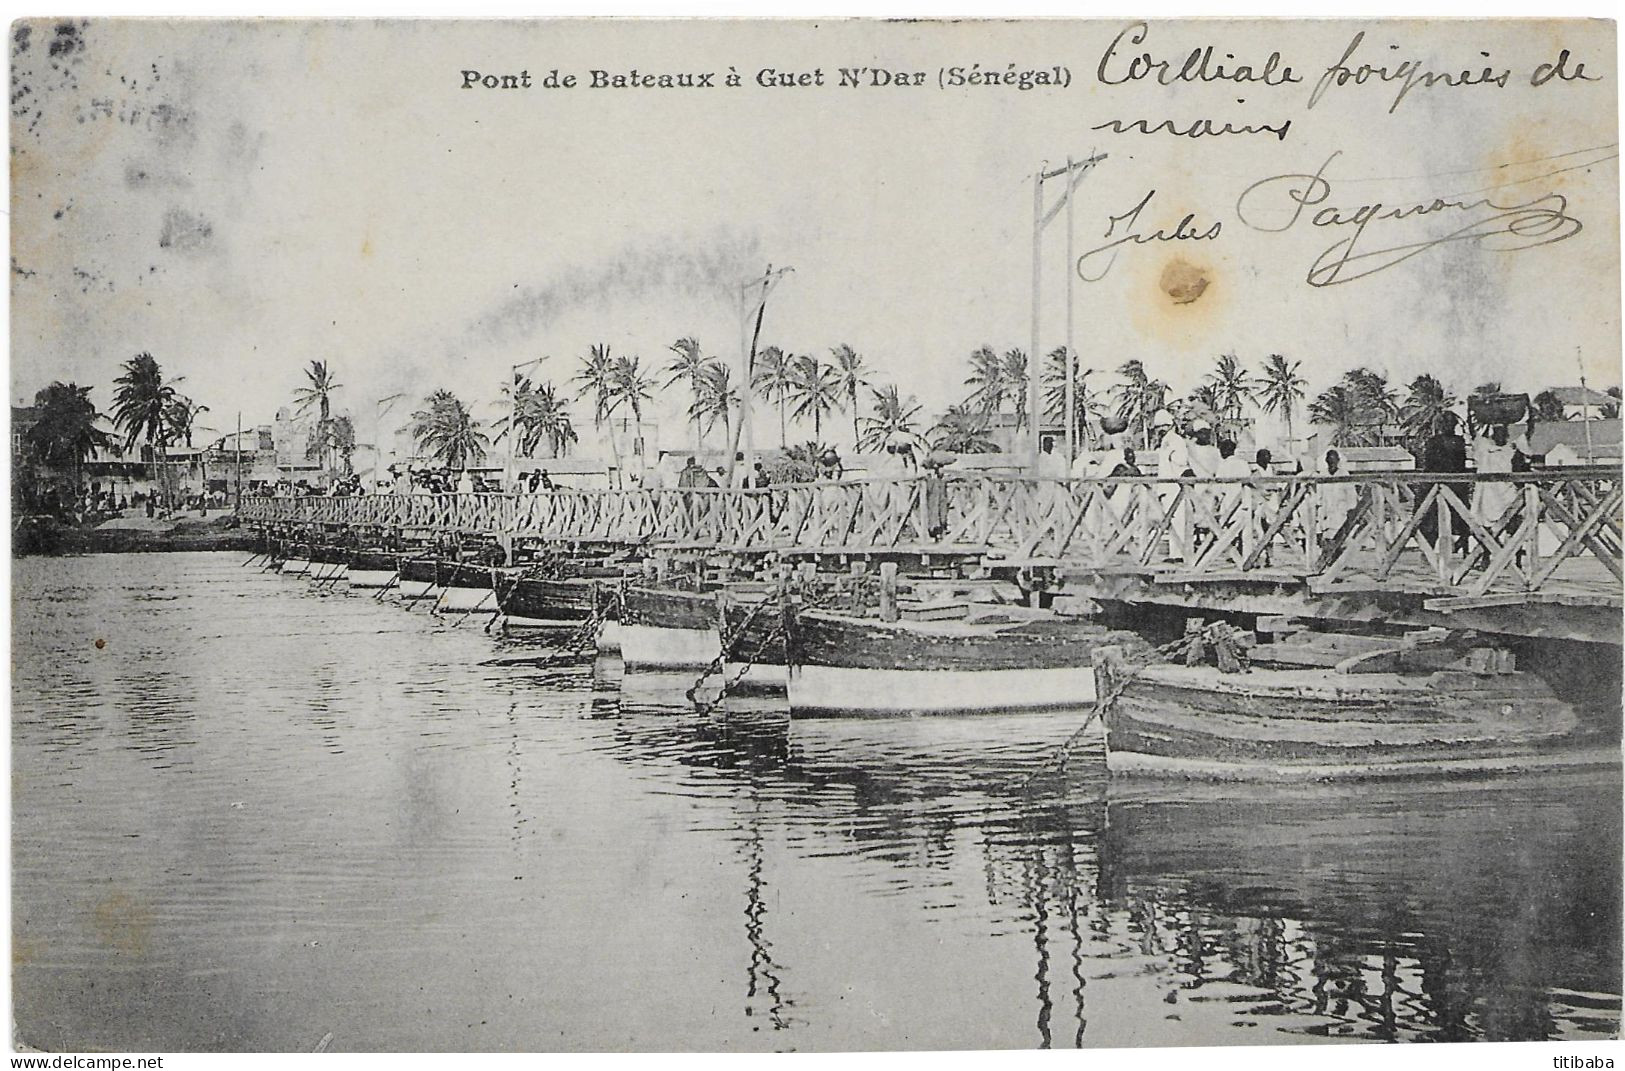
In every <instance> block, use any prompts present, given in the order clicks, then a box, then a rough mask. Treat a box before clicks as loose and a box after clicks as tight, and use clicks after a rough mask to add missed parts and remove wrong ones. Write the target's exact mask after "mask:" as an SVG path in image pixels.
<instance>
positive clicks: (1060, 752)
mask: <svg viewBox="0 0 1625 1071" xmlns="http://www.w3.org/2000/svg"><path fill="white" fill-rule="evenodd" d="M1215 624H1223V622H1216V623H1215ZM1207 627H1208V628H1211V627H1212V626H1207ZM1206 631H1207V629H1206V628H1204V629H1199V630H1197V631H1195V632H1187V633H1185V634H1184V635H1183V636H1181V637H1179V638H1178V639H1177V640H1171V641H1169V642H1168V643H1165V644H1162V645H1161V646H1159V647H1153V648H1151V649H1150V650H1149V651H1146V652H1144V653H1142V654H1140V655H1139V656H1138V657H1137V658H1135V659H1134V660H1133V661H1132V662H1130V661H1128V660H1127V659H1125V662H1126V663H1127V665H1128V666H1129V667H1131V668H1129V669H1128V671H1127V672H1125V673H1123V674H1121V675H1114V678H1115V679H1114V680H1113V682H1112V686H1111V688H1110V689H1109V690H1108V691H1107V692H1106V694H1105V695H1096V696H1095V705H1094V707H1093V709H1091V710H1090V711H1089V716H1088V717H1086V718H1084V719H1083V724H1082V725H1079V726H1078V727H1077V729H1076V730H1075V731H1074V732H1073V733H1072V735H1071V736H1069V737H1067V738H1066V739H1065V740H1064V741H1062V743H1061V745H1060V746H1059V747H1058V748H1056V749H1055V753H1054V754H1053V755H1052V756H1051V758H1050V761H1049V762H1047V763H1045V764H1044V765H1042V766H1040V767H1039V768H1038V769H1036V770H1033V771H1032V772H1031V773H1029V774H1028V775H1027V776H1026V778H1025V779H1023V780H1022V782H1021V787H1022V788H1026V787H1028V786H1029V785H1031V784H1032V783H1033V782H1034V781H1035V780H1037V779H1038V778H1039V777H1041V776H1042V775H1044V774H1046V773H1049V772H1050V771H1052V770H1054V769H1056V768H1058V767H1060V766H1062V765H1064V764H1065V763H1066V759H1067V756H1068V755H1070V754H1071V752H1072V745H1074V744H1076V743H1077V742H1078V741H1079V740H1080V739H1081V738H1082V737H1083V734H1084V733H1085V732H1086V731H1088V729H1089V727H1090V726H1092V725H1093V724H1094V723H1095V719H1096V718H1099V717H1101V716H1102V715H1103V714H1104V713H1105V710H1106V708H1107V707H1108V706H1110V705H1111V704H1112V703H1114V702H1116V701H1117V699H1118V698H1119V697H1120V696H1121V695H1122V694H1123V693H1124V692H1125V691H1127V690H1128V686H1129V685H1130V684H1133V683H1134V681H1135V680H1136V679H1138V678H1139V676H1140V674H1141V673H1142V672H1144V671H1145V670H1146V669H1147V668H1149V667H1151V666H1155V665H1160V664H1162V663H1163V662H1164V661H1166V660H1167V658H1168V656H1170V655H1174V654H1179V653H1184V652H1188V650H1189V648H1190V645H1191V643H1192V642H1193V641H1196V642H1200V641H1201V640H1202V636H1203V634H1204V633H1205V632H1206ZM1095 679H1096V680H1097V681H1098V680H1099V679H1100V678H1099V677H1098V676H1097V677H1096V678H1095Z"/></svg>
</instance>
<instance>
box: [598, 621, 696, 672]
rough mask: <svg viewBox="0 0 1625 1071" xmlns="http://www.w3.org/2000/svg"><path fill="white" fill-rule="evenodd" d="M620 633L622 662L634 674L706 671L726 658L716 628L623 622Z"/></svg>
mask: <svg viewBox="0 0 1625 1071" xmlns="http://www.w3.org/2000/svg"><path fill="white" fill-rule="evenodd" d="M618 631H619V633H620V650H621V661H622V662H623V663H625V665H626V668H627V670H629V671H632V672H637V671H644V672H661V671H667V670H679V669H704V668H705V667H706V666H709V665H710V664H711V663H712V662H714V661H716V659H717V657H718V656H719V655H721V654H722V637H721V636H720V635H719V634H718V633H717V630H716V629H714V628H710V629H691V628H666V627H663V626H660V625H642V624H637V625H634V624H630V623H628V622H624V621H623V622H622V623H621V626H620V629H619V630H618ZM601 649H602V648H600V650H601Z"/></svg>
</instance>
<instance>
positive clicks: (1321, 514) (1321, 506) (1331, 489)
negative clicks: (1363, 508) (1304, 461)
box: [1315, 450, 1359, 539]
mask: <svg viewBox="0 0 1625 1071" xmlns="http://www.w3.org/2000/svg"><path fill="white" fill-rule="evenodd" d="M1323 471H1324V472H1325V473H1326V475H1328V476H1347V475H1348V472H1347V471H1346V470H1345V469H1344V468H1343V455H1341V454H1339V453H1338V452H1337V451H1336V450H1328V451H1326V467H1325V468H1324V470H1323ZM1317 497H1318V498H1319V501H1318V502H1316V503H1315V505H1316V507H1317V509H1316V514H1317V516H1316V521H1317V523H1318V526H1319V528H1320V537H1321V539H1331V538H1332V537H1333V536H1335V535H1337V533H1338V532H1340V531H1342V529H1343V524H1344V522H1346V521H1347V520H1348V518H1349V514H1350V513H1352V512H1353V511H1354V507H1355V506H1356V505H1358V504H1359V493H1358V491H1357V490H1356V489H1355V486H1354V485H1353V484H1351V483H1323V484H1321V485H1320V490H1319V495H1318V496H1317Z"/></svg>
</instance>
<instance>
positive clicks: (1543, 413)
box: [1529, 390, 1563, 424]
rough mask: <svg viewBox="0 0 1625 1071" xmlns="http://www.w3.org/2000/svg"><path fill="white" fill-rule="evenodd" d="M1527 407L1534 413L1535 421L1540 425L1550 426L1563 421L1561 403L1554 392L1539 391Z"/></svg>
mask: <svg viewBox="0 0 1625 1071" xmlns="http://www.w3.org/2000/svg"><path fill="white" fill-rule="evenodd" d="M1529 405H1530V408H1532V409H1533V410H1534V411H1535V419H1536V420H1539V421H1541V422H1542V423H1546V424H1551V423H1555V422H1556V421H1559V420H1562V419H1563V402H1562V401H1561V400H1560V399H1559V398H1558V397H1557V392H1556V391H1553V390H1543V391H1541V392H1540V393H1539V394H1537V395H1535V396H1534V398H1532V399H1531V400H1530V402H1529Z"/></svg>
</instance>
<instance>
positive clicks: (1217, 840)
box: [12, 554, 1621, 1050]
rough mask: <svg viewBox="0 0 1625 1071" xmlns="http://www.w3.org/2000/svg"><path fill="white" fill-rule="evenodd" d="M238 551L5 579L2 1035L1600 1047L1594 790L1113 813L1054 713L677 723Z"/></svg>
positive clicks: (1095, 760)
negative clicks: (6, 997)
mask: <svg viewBox="0 0 1625 1071" xmlns="http://www.w3.org/2000/svg"><path fill="white" fill-rule="evenodd" d="M241 561H242V556H241V555H235V554H224V555H218V554H190V555H187V554H173V555H147V556H142V555H135V556H115V555H107V556H100V557H85V558H74V559H25V560H21V561H18V562H16V563H15V565H14V573H13V582H14V597H15V600H16V602H15V607H16V608H15V611H14V617H13V628H14V641H13V642H14V675H13V713H12V756H13V759H12V761H13V774H12V776H13V783H12V792H13V796H12V799H13V828H12V846H13V863H12V865H13V871H12V873H13V889H12V905H13V913H12V920H13V921H12V927H13V934H12V938H13V964H14V968H13V970H14V989H15V997H14V1000H15V1009H16V1019H17V1023H18V1034H19V1038H20V1039H21V1040H22V1041H24V1042H26V1043H28V1044H30V1045H34V1046H37V1047H41V1048H46V1049H94V1048H113V1049H125V1050H130V1049H135V1050H153V1049H157V1050H190V1049H251V1050H261V1049H295V1050H298V1049H305V1050H308V1049H310V1048H312V1047H314V1046H316V1045H317V1043H318V1042H319V1041H320V1040H321V1039H322V1038H323V1037H324V1035H326V1034H328V1033H331V1034H332V1035H333V1038H332V1041H331V1047H332V1048H333V1049H335V1050H346V1049H350V1050H358V1049H374V1050H375V1049H384V1050H424V1049H427V1050H439V1049H477V1050H486V1049H612V1050H618V1049H637V1050H650V1049H653V1050H669V1049H744V1050H757V1049H819V1050H829V1049H853V1048H865V1049H893V1048H989V1047H1039V1046H1053V1047H1066V1046H1073V1045H1085V1046H1096V1045H1101V1046H1108V1045H1109V1046H1120V1045H1184V1044H1263V1043H1305V1042H1312V1041H1325V1040H1335V1039H1363V1040H1389V1039H1399V1040H1422V1039H1437V1040H1456V1039H1463V1040H1465V1039H1475V1038H1494V1039H1509V1038H1583V1037H1590V1038H1598V1037H1604V1036H1614V1035H1617V1033H1618V1029H1619V1021H1620V995H1619V994H1620V967H1619V963H1620V946H1619V935H1620V917H1619V899H1620V855H1619V853H1620V838H1621V830H1620V814H1619V810H1620V809H1619V798H1620V783H1619V778H1618V775H1617V774H1605V775H1590V776H1585V777H1578V776H1566V777H1555V778H1544V779H1541V780H1537V781H1527V782H1495V783H1479V784H1467V785H1435V786H1431V787H1417V786H1412V787H1410V788H1395V787H1380V786H1364V787H1348V788H1340V789H1319V790H1309V789H1300V790H1294V791H1276V792H1268V791H1263V790H1259V789H1252V790H1248V789H1241V788H1234V787H1232V788H1224V789H1221V788H1200V787H1185V786H1178V785H1171V786H1165V787H1161V788H1151V787H1144V786H1138V787H1133V788H1128V789H1124V788H1121V787H1120V786H1119V785H1117V784H1113V785H1112V786H1110V788H1109V789H1108V786H1107V785H1106V783H1105V780H1104V778H1103V777H1102V776H1101V772H1100V761H1101V758H1100V751H1099V747H1098V744H1097V743H1096V742H1095V741H1094V740H1093V739H1090V740H1086V741H1082V742H1080V743H1078V744H1077V745H1076V746H1074V747H1073V749H1072V750H1071V752H1070V754H1069V755H1068V756H1067V757H1066V760H1065V761H1064V762H1063V761H1058V760H1057V759H1056V757H1055V756H1056V746H1057V744H1058V743H1059V742H1060V741H1062V740H1064V739H1065V738H1066V737H1067V736H1068V735H1069V734H1070V733H1071V732H1072V730H1073V729H1075V728H1076V727H1077V725H1078V724H1080V723H1081V718H1082V717H1083V715H1082V713H1081V712H1079V713H1077V714H1071V715H1056V716H1045V717H1042V718H992V719H987V720H984V721H975V722H973V721H966V720H960V719H942V720H930V719H926V720H922V721H918V722H895V723H875V722H862V723H850V722H839V721H831V722H814V723H802V722H798V723H796V724H795V725H794V726H789V725H788V723H787V721H786V719H785V718H784V717H783V715H782V713H781V712H778V711H775V710H774V709H772V703H771V701H758V702H756V703H755V704H754V706H755V708H756V709H754V710H752V709H747V708H746V707H745V706H744V705H742V706H741V708H740V709H738V710H736V711H734V712H732V713H730V714H729V715H728V716H727V717H725V718H724V717H721V716H711V717H701V716H698V715H696V714H694V713H692V712H690V711H685V709H684V707H685V701H684V699H683V695H682V689H683V687H684V686H685V685H686V684H687V683H688V682H687V681H686V680H684V679H681V678H679V679H677V680H675V681H669V680H668V681H659V680H655V681H649V680H641V679H639V680H632V681H629V682H627V683H628V687H627V688H626V689H625V690H624V691H623V690H622V689H621V687H620V673H619V670H618V668H617V667H616V666H614V665H610V664H606V663H604V662H600V663H598V664H596V665H593V664H586V663H580V664H559V665H548V664H546V661H547V660H548V659H549V654H548V652H547V651H546V650H545V649H543V648H539V647H535V646H529V645H527V644H525V643H522V642H519V641H509V640H501V639H497V638H494V637H491V636H488V635H485V634H483V633H482V632H481V625H482V624H483V619H474V620H470V621H468V622H467V624H465V625H463V626H459V627H453V622H452V621H451V620H447V619H432V618H430V617H429V616H428V615H427V614H426V613H425V612H424V609H422V608H420V609H418V610H416V611H414V612H411V613H408V612H406V611H405V610H403V609H402V608H401V607H400V606H399V605H395V604H390V603H379V602H376V601H374V600H373V599H372V598H370V597H368V596H367V595H366V594H364V593H354V594H346V593H343V592H338V593H333V594H322V593H318V592H315V591H313V590H312V589H311V587H310V586H309V585H308V584H307V583H306V582H304V581H296V580H291V579H285V578H282V577H279V576H276V575H273V574H261V573H258V572H256V571H255V570H254V569H242V568H239V563H240V562H241Z"/></svg>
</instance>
